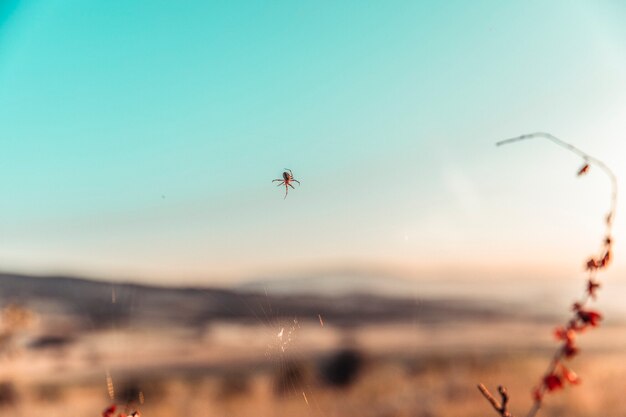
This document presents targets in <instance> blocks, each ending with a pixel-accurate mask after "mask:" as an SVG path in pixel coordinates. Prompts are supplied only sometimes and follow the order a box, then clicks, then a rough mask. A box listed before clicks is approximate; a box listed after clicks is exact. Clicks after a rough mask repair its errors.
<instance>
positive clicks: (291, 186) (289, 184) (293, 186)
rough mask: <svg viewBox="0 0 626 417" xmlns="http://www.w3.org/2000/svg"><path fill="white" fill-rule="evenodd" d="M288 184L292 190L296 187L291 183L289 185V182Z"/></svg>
mask: <svg viewBox="0 0 626 417" xmlns="http://www.w3.org/2000/svg"><path fill="white" fill-rule="evenodd" d="M288 185H289V186H290V187H291V188H293V189H294V190H295V189H296V187H294V186H293V185H291V184H288Z"/></svg>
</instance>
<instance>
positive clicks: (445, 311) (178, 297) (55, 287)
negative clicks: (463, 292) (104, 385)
mask: <svg viewBox="0 0 626 417" xmlns="http://www.w3.org/2000/svg"><path fill="white" fill-rule="evenodd" d="M8 302H16V303H19V304H22V305H25V306H28V307H29V308H31V309H33V310H35V311H37V312H38V313H39V314H40V315H41V316H43V317H48V316H55V315H62V316H70V317H72V318H75V319H76V320H78V321H79V322H80V323H81V324H82V325H83V326H84V327H85V328H100V327H105V326H109V325H112V324H115V325H141V326H146V325H148V326H168V325H172V326H199V325H204V324H206V323H208V322H211V321H216V320H229V321H238V322H248V323H250V324H259V322H264V321H271V320H273V319H276V318H279V317H292V318H298V319H299V320H300V321H303V320H318V314H321V315H322V316H323V317H324V321H325V322H327V323H334V324H337V325H358V324H360V323H372V322H388V321H407V320H410V321H414V322H423V323H438V322H444V321H449V320H454V321H459V320H478V319H491V320H493V319H497V318H503V319H504V318H510V317H512V316H519V315H520V313H519V311H517V310H516V309H513V308H506V307H505V306H502V305H496V304H494V303H486V302H482V301H480V300H471V301H470V300H463V299H454V298H439V299H418V298H416V297H415V296H409V295H407V296H405V297H402V296H389V295H376V294H374V293H366V294H350V293H347V292H339V293H338V295H331V294H330V293H326V294H319V293H313V294H306V293H302V292H301V293H300V294H297V295H296V294H290V293H286V294H272V293H271V292H270V293H269V295H268V294H266V293H265V291H264V290H261V289H260V288H254V287H246V288H239V289H220V288H191V287H189V288H171V287H160V286H150V285H140V284H132V283H111V282H105V281H96V280H89V279H82V278H72V277H63V276H47V277H35V276H27V275H16V274H6V273H5V274H0V303H2V304H6V303H8Z"/></svg>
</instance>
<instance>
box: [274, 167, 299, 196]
mask: <svg viewBox="0 0 626 417" xmlns="http://www.w3.org/2000/svg"><path fill="white" fill-rule="evenodd" d="M276 181H278V184H277V186H278V187H280V186H281V185H284V186H285V197H283V199H285V198H287V194H289V187H291V188H293V189H294V190H295V189H296V188H295V187H294V186H293V185H292V183H293V182H295V183H298V185H300V181H298V180H297V179H295V178H294V177H293V172H291V170H290V169H289V168H285V172H283V178H282V179H280V178H277V179H275V180H272V182H276Z"/></svg>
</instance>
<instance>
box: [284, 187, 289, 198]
mask: <svg viewBox="0 0 626 417" xmlns="http://www.w3.org/2000/svg"><path fill="white" fill-rule="evenodd" d="M287 194H289V187H287V183H285V196H284V197H283V200H284V199H285V198H287Z"/></svg>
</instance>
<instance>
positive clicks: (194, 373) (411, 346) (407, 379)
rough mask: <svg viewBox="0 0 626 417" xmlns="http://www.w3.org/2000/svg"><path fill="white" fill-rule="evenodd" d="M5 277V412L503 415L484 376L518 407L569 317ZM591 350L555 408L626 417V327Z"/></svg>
mask: <svg viewBox="0 0 626 417" xmlns="http://www.w3.org/2000/svg"><path fill="white" fill-rule="evenodd" d="M59 283H61V284H62V285H61V286H60V287H59ZM1 284H2V285H0V290H1V291H0V292H3V295H4V297H3V305H4V306H6V305H9V304H8V303H9V301H12V302H16V303H19V304H15V305H21V306H23V307H18V308H17V310H16V309H9V310H8V311H9V313H10V314H9V313H7V310H6V309H5V310H4V313H3V315H2V322H1V323H2V329H3V330H2V331H3V333H2V337H0V348H2V349H1V350H2V356H1V358H0V413H2V415H12V416H25V417H26V416H43V415H45V416H46V417H54V416H59V417H61V416H62V417H73V416H76V417H79V416H80V417H83V416H99V415H101V412H102V410H103V409H104V408H105V407H106V406H107V405H108V404H110V403H111V400H110V398H109V395H110V394H114V398H115V402H117V403H118V404H122V405H127V406H128V411H132V410H134V409H139V410H141V412H142V415H143V416H146V417H165V416H167V417H171V416H212V417H213V416H223V417H226V416H230V417H282V416H285V417H287V416H289V417H293V416H337V417H339V416H341V417H352V416H354V417H357V416H358V417H368V416H372V417H373V416H376V417H387V416H388V417H392V416H397V417H402V416H413V417H416V416H417V417H426V416H432V417H437V416H442V417H443V416H451V415H459V416H467V417H473V416H487V415H493V411H492V410H490V409H489V405H488V404H487V402H486V401H485V400H484V399H483V398H482V397H481V396H480V395H479V393H478V391H477V389H476V384H477V383H478V382H483V383H485V384H486V385H487V386H489V387H491V388H495V387H496V386H497V385H498V384H503V385H506V386H507V387H508V388H509V391H510V393H511V397H512V400H511V409H512V411H513V412H515V413H516V415H518V416H519V415H523V413H524V412H525V411H526V409H527V407H528V406H529V404H530V390H531V388H532V386H533V384H535V383H536V382H537V380H538V378H539V377H540V375H541V374H542V372H543V370H544V368H545V367H546V366H547V363H548V360H549V358H550V356H551V354H552V352H553V349H554V347H555V341H554V340H552V336H551V335H552V330H553V329H554V327H555V325H556V324H558V323H559V322H560V321H562V320H563V319H564V318H563V317H547V316H544V315H536V314H535V315H533V314H526V313H524V312H522V311H519V308H518V306H515V305H506V304H502V305H498V304H493V303H492V304H489V303H488V302H485V303H482V302H481V303H478V304H476V303H469V302H466V301H463V300H458V301H455V300H450V299H444V300H436V299H433V300H424V299H420V300H410V299H393V298H380V297H374V296H370V297H366V296H363V295H359V296H356V297H342V298H328V297H310V296H302V295H300V296H295V295H292V296H284V297H280V298H273V297H270V296H266V295H263V296H261V297H257V296H254V295H249V294H248V295H246V294H236V293H232V292H228V291H224V290H219V291H218V290H215V291H211V292H207V291H206V290H190V289H187V290H175V289H173V290H164V289H151V288H139V289H138V288H135V287H127V286H117V287H116V289H115V290H116V293H112V292H111V285H110V284H109V285H105V284H102V283H90V282H87V281H84V282H79V283H74V282H73V281H58V282H57V283H56V284H55V283H54V280H50V281H41V280H36V279H31V280H30V281H29V279H24V280H19V279H18V280H6V281H5V282H3V283H1ZM75 285H76V286H78V287H80V288H79V289H78V290H76V289H75ZM72 289H74V290H72ZM207 300H208V301H207ZM216 300H218V301H219V302H218V301H216ZM219 305H225V306H227V307H228V308H227V309H223V308H221V307H219ZM562 307H563V310H566V306H562ZM20 309H25V310H23V311H22V310H20ZM20 311H22V313H23V314H22V313H20ZM379 311H384V313H380V314H379V313H377V312H379ZM512 311H516V313H512ZM24 312H25V313H24ZM317 312H319V313H317ZM318 314H319V315H318ZM155 317H156V318H157V319H156V320H155ZM159 317H162V318H163V319H162V320H160V319H158V318H159ZM96 320H101V321H99V322H97V323H95V324H94V321H96ZM580 347H581V349H582V354H581V355H580V357H578V358H577V359H576V361H574V362H573V363H572V368H573V369H574V370H575V371H576V372H577V373H578V374H579V375H580V376H581V378H582V380H583V384H582V385H581V386H578V387H568V388H567V389H566V390H565V391H563V392H558V393H555V394H553V395H550V396H549V397H548V398H547V405H546V408H545V410H544V411H545V414H543V415H546V416H552V417H559V416H568V417H583V416H587V417H591V416H594V417H595V416H599V415H606V416H622V415H624V416H626V399H625V398H624V396H623V392H624V389H625V388H626V384H625V383H624V380H625V378H626V325H624V324H622V323H621V322H620V321H619V320H613V321H609V322H607V323H606V324H605V325H603V326H601V327H600V328H598V329H594V330H592V331H590V332H589V333H588V334H585V335H583V336H582V337H581V339H580ZM107 374H109V375H110V376H111V380H112V382H113V389H114V392H111V393H109V390H108V389H107Z"/></svg>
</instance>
